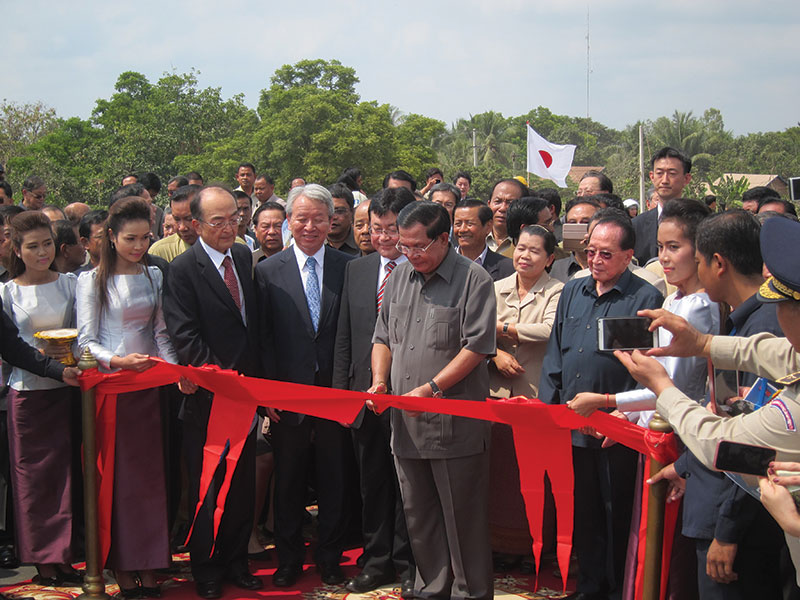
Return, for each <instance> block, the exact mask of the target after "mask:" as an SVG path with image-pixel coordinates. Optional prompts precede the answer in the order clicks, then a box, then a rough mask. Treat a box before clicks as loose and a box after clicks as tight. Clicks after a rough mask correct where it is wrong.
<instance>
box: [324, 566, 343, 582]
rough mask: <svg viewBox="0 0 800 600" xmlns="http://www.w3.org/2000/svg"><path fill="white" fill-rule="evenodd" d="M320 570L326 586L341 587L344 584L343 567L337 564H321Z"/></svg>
mask: <svg viewBox="0 0 800 600" xmlns="http://www.w3.org/2000/svg"><path fill="white" fill-rule="evenodd" d="M317 568H319V573H320V579H322V583H324V584H325V585H340V584H342V583H344V572H343V571H342V567H340V566H339V565H337V564H325V565H324V564H320V565H317Z"/></svg>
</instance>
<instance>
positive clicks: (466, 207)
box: [453, 198, 514, 281]
mask: <svg viewBox="0 0 800 600" xmlns="http://www.w3.org/2000/svg"><path fill="white" fill-rule="evenodd" d="M491 232H492V209H491V208H489V205H487V204H486V203H485V202H482V201H481V200H476V199H469V198H468V199H467V200H461V201H460V202H459V203H458V204H457V205H456V209H455V211H454V220H453V235H454V237H455V238H456V241H457V242H458V249H457V250H456V252H458V253H459V254H461V255H462V256H465V257H467V258H468V259H470V260H471V261H474V262H476V263H478V264H479V265H481V266H482V267H483V268H484V269H486V270H487V271H488V273H489V275H491V276H492V281H499V280H501V279H504V278H505V277H508V276H509V275H511V274H512V273H513V272H514V263H513V261H512V260H511V259H510V258H507V257H505V256H503V255H502V254H498V253H497V252H493V251H492V250H490V249H489V246H487V245H486V236H487V235H489V234H490V233H491Z"/></svg>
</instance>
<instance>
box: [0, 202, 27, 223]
mask: <svg viewBox="0 0 800 600" xmlns="http://www.w3.org/2000/svg"><path fill="white" fill-rule="evenodd" d="M24 212H25V209H24V208H23V207H22V206H19V205H17V204H0V223H2V224H3V225H8V223H9V221H11V219H13V218H14V217H16V216H17V215H18V214H19V213H24Z"/></svg>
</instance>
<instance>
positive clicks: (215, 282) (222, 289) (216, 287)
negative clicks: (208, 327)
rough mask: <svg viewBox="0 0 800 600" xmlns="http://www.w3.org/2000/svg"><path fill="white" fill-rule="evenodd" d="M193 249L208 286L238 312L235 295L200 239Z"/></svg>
mask: <svg viewBox="0 0 800 600" xmlns="http://www.w3.org/2000/svg"><path fill="white" fill-rule="evenodd" d="M192 249H193V250H194V252H195V257H196V258H197V266H198V269H199V270H200V276H201V277H202V278H203V279H205V280H206V281H207V282H208V286H209V287H210V288H211V290H212V291H213V292H214V293H215V294H216V295H217V296H218V297H219V299H220V300H221V301H222V303H223V304H225V306H227V307H228V308H229V309H230V310H231V311H233V312H235V313H238V312H239V309H238V308H236V304H235V303H234V302H233V297H232V296H231V293H230V292H229V291H228V287H227V286H226V285H225V282H224V281H222V277H221V276H220V274H219V271H217V268H216V267H215V266H214V263H213V262H211V257H209V256H208V253H207V252H206V251H205V249H204V248H203V246H201V245H200V242H199V241H198V242H196V243H195V245H194V246H192Z"/></svg>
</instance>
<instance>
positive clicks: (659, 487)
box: [643, 413, 672, 600]
mask: <svg viewBox="0 0 800 600" xmlns="http://www.w3.org/2000/svg"><path fill="white" fill-rule="evenodd" d="M648 427H649V428H650V430H651V431H656V432H658V433H671V432H672V428H671V427H670V426H669V423H667V422H666V421H665V420H664V419H663V418H662V417H661V415H659V414H658V413H655V414H654V415H653V418H652V419H651V420H650V424H649V425H648ZM664 466H665V465H662V464H661V463H660V462H658V461H657V460H653V459H652V458H651V459H650V475H649V476H650V477H652V476H653V475H655V474H656V473H658V472H659V471H660V470H661V469H662V468H664ZM668 486H669V484H668V482H667V481H659V482H658V483H656V484H654V485H651V486H649V487H648V492H647V493H648V497H647V542H646V546H645V555H644V595H643V598H644V600H658V598H659V594H660V593H661V558H662V556H661V554H662V548H663V544H664V505H665V503H666V500H667V487H668Z"/></svg>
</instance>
